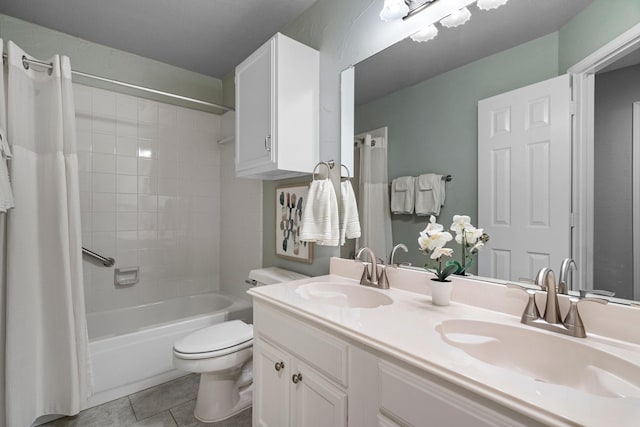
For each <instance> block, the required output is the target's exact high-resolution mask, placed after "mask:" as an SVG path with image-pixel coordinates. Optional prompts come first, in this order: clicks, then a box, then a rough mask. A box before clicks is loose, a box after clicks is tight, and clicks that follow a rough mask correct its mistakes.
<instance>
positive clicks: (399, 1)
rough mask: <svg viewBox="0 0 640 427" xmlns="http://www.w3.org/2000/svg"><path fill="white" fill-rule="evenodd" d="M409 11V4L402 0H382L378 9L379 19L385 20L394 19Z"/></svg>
mask: <svg viewBox="0 0 640 427" xmlns="http://www.w3.org/2000/svg"><path fill="white" fill-rule="evenodd" d="M407 13H409V6H407V4H406V3H405V1H404V0H384V6H383V7H382V10H381V11H380V19H382V20H383V21H385V22H389V21H395V20H396V19H400V18H402V17H403V16H405V15H406V14H407Z"/></svg>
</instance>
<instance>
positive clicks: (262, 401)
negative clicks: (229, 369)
mask: <svg viewBox="0 0 640 427" xmlns="http://www.w3.org/2000/svg"><path fill="white" fill-rule="evenodd" d="M290 367H291V359H290V358H289V356H288V355H287V354H286V353H285V352H283V351H282V350H279V349H277V348H275V347H273V346H272V345H270V344H268V343H267V342H265V341H264V340H262V339H257V340H256V341H255V342H254V346H253V387H254V402H253V403H254V408H253V425H254V426H260V427H287V426H288V425H289V413H290V406H289V400H290V394H289V390H291V387H290V386H291V368H290Z"/></svg>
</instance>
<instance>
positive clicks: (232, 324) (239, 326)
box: [173, 320, 253, 354]
mask: <svg viewBox="0 0 640 427" xmlns="http://www.w3.org/2000/svg"><path fill="white" fill-rule="evenodd" d="M252 339H253V326H252V325H247V324H246V323H244V322H243V321H241V320H231V321H229V322H222V323H218V324H216V325H212V326H208V327H206V328H203V329H200V330H197V331H195V332H194V333H192V334H189V335H187V336H186V337H184V338H182V339H181V340H178V341H176V343H175V344H174V346H173V348H174V349H175V350H176V351H178V352H180V353H183V354H194V353H208V352H212V351H216V350H223V349H225V348H229V347H235V346H237V345H239V344H242V343H245V342H247V341H251V340H252Z"/></svg>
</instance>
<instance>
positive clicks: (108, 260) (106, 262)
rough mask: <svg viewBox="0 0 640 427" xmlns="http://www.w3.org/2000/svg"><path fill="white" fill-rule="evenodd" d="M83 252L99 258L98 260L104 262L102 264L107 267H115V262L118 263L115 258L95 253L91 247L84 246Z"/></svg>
mask: <svg viewBox="0 0 640 427" xmlns="http://www.w3.org/2000/svg"><path fill="white" fill-rule="evenodd" d="M82 253H84V254H87V255H89V256H90V257H93V258H95V259H97V260H98V261H100V262H102V265H104V266H105V267H113V264H115V263H116V260H115V259H113V258H106V257H103V256H102V255H100V254H97V253H95V252H93V251H90V250H89V249H87V248H84V247H83V248H82Z"/></svg>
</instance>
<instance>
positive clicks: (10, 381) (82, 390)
mask: <svg viewBox="0 0 640 427" xmlns="http://www.w3.org/2000/svg"><path fill="white" fill-rule="evenodd" d="M25 57H26V58H30V56H29V55H27V54H26V53H25V52H23V51H22V50H21V49H20V48H19V47H18V46H16V45H15V44H13V43H12V42H9V43H8V61H7V66H6V67H5V68H4V69H5V70H7V74H8V76H7V77H8V78H7V80H8V83H7V96H6V98H7V99H6V102H7V136H8V138H7V139H8V141H9V143H10V144H11V148H12V151H13V160H12V164H11V182H12V186H13V192H14V198H15V208H14V209H13V210H11V211H9V213H8V214H7V229H6V251H5V254H6V259H5V269H6V271H5V272H4V273H5V274H6V276H5V277H6V297H5V300H4V310H5V316H6V323H5V328H6V339H5V346H6V347H5V384H4V385H5V390H4V394H5V423H4V425H6V426H7V427H13V426H16V427H24V426H29V425H31V423H33V422H34V421H35V420H36V418H38V417H39V416H41V415H45V414H65V415H71V414H75V413H77V412H79V411H80V410H81V409H82V407H83V405H84V403H85V399H86V396H87V385H86V378H87V346H88V338H87V328H86V317H85V307H84V291H83V284H82V252H81V251H82V243H81V235H80V232H81V231H80V230H81V226H80V193H79V183H78V159H77V153H76V137H75V116H74V107H73V89H72V85H71V65H70V63H69V58H67V57H64V56H57V55H56V56H55V57H54V58H52V59H51V60H49V61H47V62H51V63H52V64H53V68H52V69H51V70H47V69H46V68H45V67H40V66H38V65H30V66H27V65H28V64H25V63H23V58H25ZM0 421H1V420H0ZM0 424H2V423H0Z"/></svg>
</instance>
